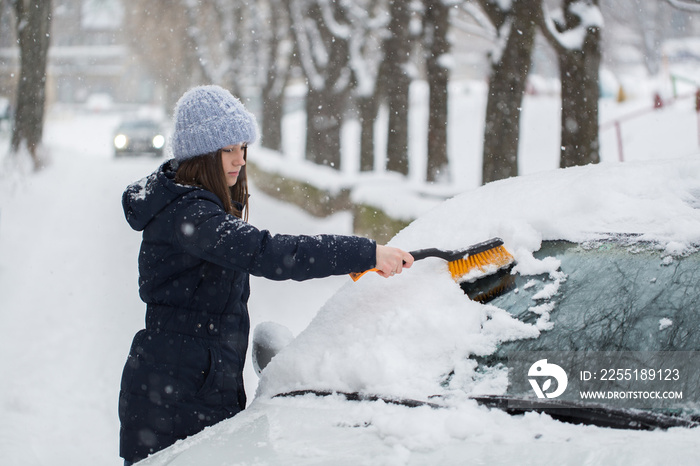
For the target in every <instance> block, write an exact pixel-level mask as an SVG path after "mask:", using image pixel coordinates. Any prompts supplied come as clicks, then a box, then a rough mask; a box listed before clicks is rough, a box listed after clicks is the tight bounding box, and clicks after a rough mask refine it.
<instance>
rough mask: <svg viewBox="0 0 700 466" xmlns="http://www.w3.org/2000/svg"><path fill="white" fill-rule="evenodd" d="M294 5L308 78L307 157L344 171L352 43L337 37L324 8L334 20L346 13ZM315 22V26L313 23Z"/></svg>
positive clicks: (337, 7)
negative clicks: (343, 133) (343, 131)
mask: <svg viewBox="0 0 700 466" xmlns="http://www.w3.org/2000/svg"><path fill="white" fill-rule="evenodd" d="M301 7H302V5H300V4H295V2H290V12H291V17H292V21H293V22H294V25H293V29H294V32H295V34H296V39H297V48H298V50H299V61H300V62H301V63H302V69H303V70H304V73H305V75H306V81H307V83H308V93H307V95H306V118H307V123H306V158H307V159H308V160H310V161H312V162H314V163H318V164H321V165H328V166H330V167H333V168H335V169H338V170H339V169H340V168H341V167H340V164H341V151H340V135H341V129H342V123H343V117H344V115H345V111H346V107H347V100H348V97H349V95H350V86H351V73H350V69H349V68H348V60H349V56H350V51H349V48H348V40H347V38H345V37H342V36H337V35H335V34H334V32H333V31H332V30H331V26H330V25H328V24H326V17H324V11H323V8H329V9H330V13H329V12H328V11H326V12H325V13H327V14H331V15H332V16H333V21H336V22H341V23H342V22H343V20H345V12H344V10H343V7H342V6H341V5H339V4H338V3H335V2H334V3H332V4H328V3H326V4H323V3H322V2H317V1H312V2H309V4H308V5H303V7H304V9H303V10H301ZM311 21H313V24H309V23H310V22H311Z"/></svg>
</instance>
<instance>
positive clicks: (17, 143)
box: [11, 0, 51, 169]
mask: <svg viewBox="0 0 700 466" xmlns="http://www.w3.org/2000/svg"><path fill="white" fill-rule="evenodd" d="M12 6H13V7H14V11H15V15H16V18H15V19H16V28H17V38H18V43H19V52H20V74H19V83H18V88H17V101H16V106H15V124H14V127H13V131H12V141H11V151H12V152H13V153H15V154H16V153H18V152H19V150H20V148H21V147H22V146H26V149H27V150H28V152H29V153H30V154H31V157H32V160H33V162H34V168H35V169H39V168H40V167H41V157H40V155H39V153H38V152H37V151H38V148H39V145H40V144H41V139H42V136H43V132H44V107H45V105H46V63H47V57H48V50H49V44H50V37H51V35H50V33H49V32H50V29H51V0H41V1H30V0H13V1H12Z"/></svg>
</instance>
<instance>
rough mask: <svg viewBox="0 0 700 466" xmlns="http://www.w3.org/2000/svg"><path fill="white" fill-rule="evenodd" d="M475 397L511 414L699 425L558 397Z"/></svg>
mask: <svg viewBox="0 0 700 466" xmlns="http://www.w3.org/2000/svg"><path fill="white" fill-rule="evenodd" d="M471 398H472V399H473V400H475V401H476V402H477V403H479V404H480V405H483V406H487V407H489V408H498V409H500V410H503V411H505V412H507V413H508V414H511V415H517V414H524V413H526V412H537V413H544V414H547V415H549V416H551V417H552V418H553V419H556V420H558V421H562V422H568V423H571V424H585V425H594V426H599V427H611V428H614V429H634V430H654V429H668V428H670V427H697V426H698V425H700V422H698V421H699V420H698V419H692V418H686V417H680V416H674V415H671V414H666V413H658V412H650V411H644V410H639V409H629V408H616V407H612V406H608V405H602V404H595V403H588V402H575V401H558V400H541V399H532V398H525V397H516V396H499V395H481V396H472V397H471Z"/></svg>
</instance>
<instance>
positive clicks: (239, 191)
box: [175, 149, 248, 222]
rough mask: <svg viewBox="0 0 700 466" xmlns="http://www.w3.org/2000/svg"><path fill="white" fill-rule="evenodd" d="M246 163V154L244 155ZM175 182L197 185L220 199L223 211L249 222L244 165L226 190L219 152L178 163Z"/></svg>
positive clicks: (246, 180)
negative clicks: (235, 179) (233, 182)
mask: <svg viewBox="0 0 700 466" xmlns="http://www.w3.org/2000/svg"><path fill="white" fill-rule="evenodd" d="M244 160H247V153H246V154H244ZM175 182H176V183H180V184H185V185H189V186H198V187H200V188H204V189H206V190H208V191H211V192H212V193H214V194H215V195H216V197H218V198H219V199H221V202H222V203H223V204H224V210H225V211H226V212H228V213H229V214H231V215H235V216H236V217H238V218H242V219H243V220H245V221H246V222H247V221H248V176H247V172H246V167H245V165H243V166H242V167H241V171H240V173H239V174H238V181H236V184H234V185H233V186H231V187H229V186H228V184H227V183H226V174H225V173H224V169H223V163H222V161H221V149H219V150H217V151H216V152H212V153H209V154H204V155H200V156H197V157H193V158H191V159H187V160H185V161H183V162H180V166H179V167H178V168H177V172H176V173H175Z"/></svg>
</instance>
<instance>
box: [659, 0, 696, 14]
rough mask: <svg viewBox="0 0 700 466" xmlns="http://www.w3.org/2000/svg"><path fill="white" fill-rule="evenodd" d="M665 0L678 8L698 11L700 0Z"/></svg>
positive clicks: (693, 11) (692, 11)
mask: <svg viewBox="0 0 700 466" xmlns="http://www.w3.org/2000/svg"><path fill="white" fill-rule="evenodd" d="M666 2H667V3H668V4H669V5H671V6H672V7H674V8H678V9H679V10H683V11H689V12H691V13H700V0H666Z"/></svg>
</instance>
